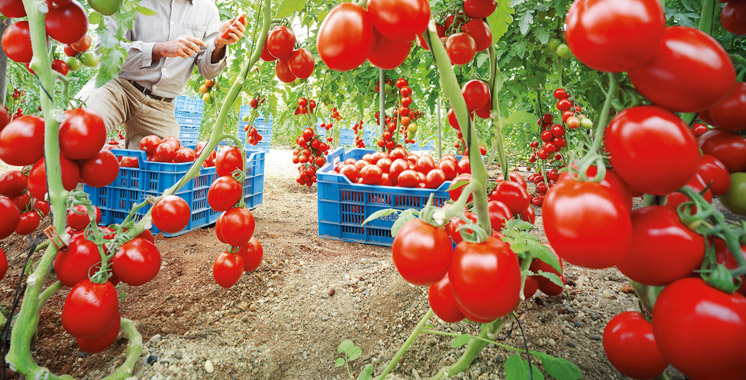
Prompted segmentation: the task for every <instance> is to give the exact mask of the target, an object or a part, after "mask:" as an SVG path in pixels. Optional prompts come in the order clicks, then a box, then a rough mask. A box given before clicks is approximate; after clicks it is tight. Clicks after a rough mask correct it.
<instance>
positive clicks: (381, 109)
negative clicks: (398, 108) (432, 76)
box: [363, 69, 398, 152]
mask: <svg viewBox="0 0 746 380" xmlns="http://www.w3.org/2000/svg"><path fill="white" fill-rule="evenodd" d="M378 124H380V127H381V139H383V134H384V132H386V87H385V85H384V75H383V69H378ZM397 129H398V128H397ZM363 130H364V128H363ZM363 136H365V132H363ZM394 141H396V140H394ZM380 148H381V152H385V151H386V144H385V142H384V144H383V146H382V147H380Z"/></svg>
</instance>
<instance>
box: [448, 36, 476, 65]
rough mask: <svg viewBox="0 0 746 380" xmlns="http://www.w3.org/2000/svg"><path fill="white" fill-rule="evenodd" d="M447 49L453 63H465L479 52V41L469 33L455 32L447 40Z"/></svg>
mask: <svg viewBox="0 0 746 380" xmlns="http://www.w3.org/2000/svg"><path fill="white" fill-rule="evenodd" d="M446 51H447V52H448V57H449V58H450V59H451V63H452V64H454V65H465V64H467V63H469V62H471V60H472V59H474V55H476V54H477V43H476V41H474V38H472V36H470V35H469V34H468V33H454V34H452V35H451V36H450V37H448V40H446Z"/></svg>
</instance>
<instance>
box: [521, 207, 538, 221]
mask: <svg viewBox="0 0 746 380" xmlns="http://www.w3.org/2000/svg"><path fill="white" fill-rule="evenodd" d="M520 215H521V219H522V220H524V221H526V222H529V223H531V224H534V222H535V221H536V211H534V208H533V207H531V206H528V207H527V208H526V209H525V210H523V212H522V213H521V214H520Z"/></svg>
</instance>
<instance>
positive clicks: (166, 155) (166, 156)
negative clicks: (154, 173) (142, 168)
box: [152, 143, 176, 162]
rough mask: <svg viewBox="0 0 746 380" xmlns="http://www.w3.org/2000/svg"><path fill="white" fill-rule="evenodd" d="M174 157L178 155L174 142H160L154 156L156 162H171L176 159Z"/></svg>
mask: <svg viewBox="0 0 746 380" xmlns="http://www.w3.org/2000/svg"><path fill="white" fill-rule="evenodd" d="M174 157H176V148H174V145H173V144H167V143H166V144H163V143H161V144H159V145H158V147H156V148H155V153H153V156H152V158H153V161H155V162H171V161H173V160H174Z"/></svg>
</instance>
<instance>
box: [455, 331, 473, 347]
mask: <svg viewBox="0 0 746 380" xmlns="http://www.w3.org/2000/svg"><path fill="white" fill-rule="evenodd" d="M470 340H471V335H467V334H461V335H459V336H457V337H455V338H453V341H451V347H453V348H459V347H461V346H465V345H466V344H468V343H469V341H470Z"/></svg>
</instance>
